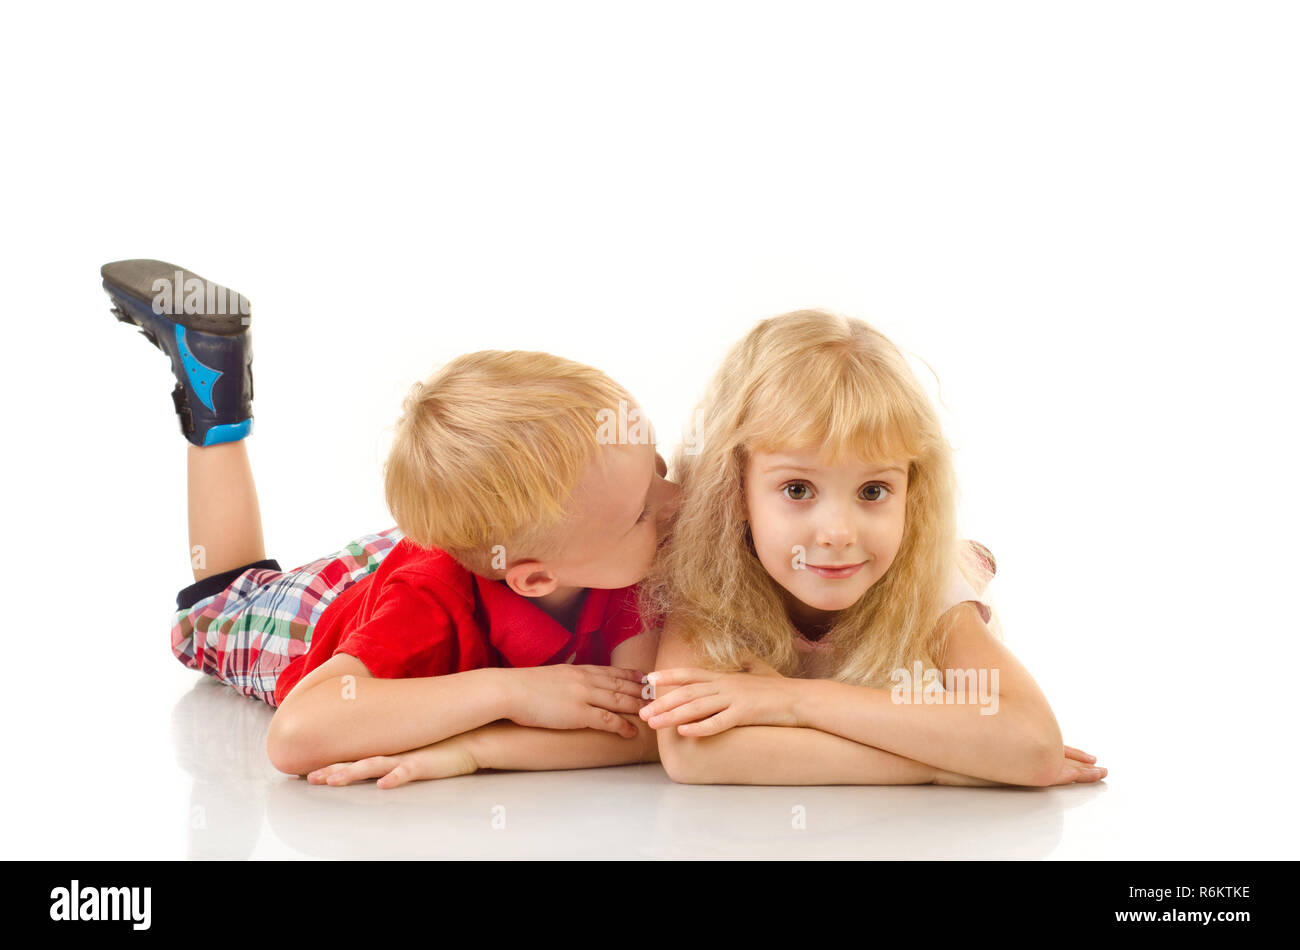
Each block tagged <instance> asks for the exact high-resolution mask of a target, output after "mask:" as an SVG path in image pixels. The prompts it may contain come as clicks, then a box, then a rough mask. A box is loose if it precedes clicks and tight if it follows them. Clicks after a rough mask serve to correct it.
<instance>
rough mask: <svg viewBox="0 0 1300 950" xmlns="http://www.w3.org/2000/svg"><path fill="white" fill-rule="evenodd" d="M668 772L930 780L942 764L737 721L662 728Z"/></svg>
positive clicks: (680, 777) (803, 781) (841, 780)
mask: <svg viewBox="0 0 1300 950" xmlns="http://www.w3.org/2000/svg"><path fill="white" fill-rule="evenodd" d="M659 742H660V755H661V757H662V759H663V763H664V768H665V769H666V770H667V771H668V774H669V776H670V777H671V778H672V779H673V780H674V781H677V782H685V783H687V784H698V785H927V784H929V783H931V782H933V781H934V780H935V779H936V778H937V777H938V776H939V775H940V774H941V772H940V770H939V769H936V768H935V767H934V766H931V765H927V764H926V763H924V762H918V761H915V760H912V759H908V758H905V757H903V756H900V755H895V754H893V753H892V752H886V751H884V750H882V749H876V748H872V747H871V746H868V745H863V744H861V743H858V742H854V741H852V740H850V739H845V738H842V737H840V736H836V735H831V734H830V733H827V732H822V731H820V730H818V729H805V728H799V727H787V726H737V727H735V728H733V729H728V730H727V731H726V732H722V733H719V734H717V735H713V736H700V737H698V738H685V737H683V736H680V735H678V734H677V733H676V729H675V727H671V726H670V727H668V728H667V729H664V730H661V734H660V739H659Z"/></svg>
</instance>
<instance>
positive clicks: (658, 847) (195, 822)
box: [173, 681, 1108, 858]
mask: <svg viewBox="0 0 1300 950" xmlns="http://www.w3.org/2000/svg"><path fill="white" fill-rule="evenodd" d="M271 713H272V711H271V709H270V708H269V707H265V706H262V705H260V704H257V703H253V702H250V701H248V700H246V699H244V698H242V697H240V696H238V695H237V694H235V693H234V692H233V691H232V690H229V689H227V688H225V687H223V686H221V685H219V684H215V683H210V682H206V681H205V682H200V683H198V684H197V685H196V686H195V687H194V688H193V689H192V690H191V691H189V692H188V693H185V694H184V695H183V696H182V697H181V699H180V701H179V702H178V703H177V704H176V707H175V709H174V711H173V727H174V728H173V733H174V739H175V743H176V751H177V755H178V757H179V760H180V764H181V766H182V767H183V768H184V769H185V770H186V771H187V772H188V773H189V775H190V776H191V778H192V787H191V791H190V798H189V808H188V814H189V828H188V830H187V834H188V847H187V854H188V856H190V857H193V858H247V857H293V856H302V857H309V858H426V857H444V858H536V857H549V858H607V857H613V858H732V857H762V858H778V857H800V858H862V857H881V858H944V857H981V858H986V857H992V858H1042V857H1048V856H1050V855H1052V854H1053V852H1055V851H1056V850H1057V849H1058V848H1059V847H1060V845H1061V842H1062V837H1063V835H1064V832H1065V827H1066V813H1067V811H1069V810H1071V809H1075V808H1079V807H1087V806H1093V807H1095V806H1096V804H1097V803H1098V801H1099V799H1101V798H1102V797H1104V796H1105V795H1106V794H1107V792H1108V789H1107V788H1106V787H1105V786H1094V787H1090V788H1085V787H1082V786H1080V787H1074V788H1063V789H1053V790H1046V789H1041V790H1040V789H955V788H939V787H930V786H925V787H901V788H900V787H878V788H836V787H816V788H748V787H733V786H716V787H702V786H685V785H677V784H675V783H673V782H672V781H670V780H669V779H668V778H667V777H666V776H665V775H664V773H663V770H662V769H661V768H660V767H659V766H657V765H642V766H627V767H619V768H607V769H591V770H584V771H570V772H549V773H523V772H486V773H479V774H477V775H472V776H463V777H460V778H455V779H447V780H444V781H438V782H421V783H417V784H414V785H410V786H406V787H403V788H398V789H391V790H387V791H382V790H380V789H378V788H376V786H375V784H374V783H373V782H368V783H365V784H361V785H354V786H349V787H346V788H330V787H326V786H316V785H310V784H308V783H307V782H306V781H304V780H302V779H296V778H293V777H291V776H285V775H281V774H280V773H279V772H277V771H276V770H275V769H274V768H273V767H272V766H271V765H270V763H269V762H268V761H267V760H266V756H265V753H264V751H263V742H264V737H265V733H266V727H267V724H268V723H269V722H270V719H271ZM800 825H802V826H803V827H800Z"/></svg>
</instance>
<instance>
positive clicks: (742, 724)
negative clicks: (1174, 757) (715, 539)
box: [641, 604, 1100, 785]
mask: <svg viewBox="0 0 1300 950" xmlns="http://www.w3.org/2000/svg"><path fill="white" fill-rule="evenodd" d="M953 612H954V616H953V617H952V618H951V619H953V620H954V621H955V622H954V624H953V628H952V631H951V634H950V636H949V638H948V641H947V645H946V652H945V657H944V664H943V665H944V667H945V668H949V669H963V670H964V669H974V670H980V669H984V670H988V671H990V672H989V674H986V679H985V682H986V683H996V686H997V689H996V691H995V695H994V697H992V698H993V703H986V704H980V703H976V702H974V701H973V700H968V701H967V702H965V703H962V704H951V705H950V704H947V703H944V704H942V705H940V704H937V703H931V704H927V703H920V702H913V703H911V704H903V703H895V702H894V701H893V698H892V696H891V692H890V691H889V690H884V689H871V688H867V687H860V686H852V685H849V684H846V683H838V682H832V681H829V680H813V679H797V678H787V677H782V676H780V675H779V674H777V673H776V671H775V670H772V669H771V668H770V667H766V666H765V665H763V664H756V665H755V667H754V669H755V670H756V671H757V673H714V672H710V671H705V670H701V669H698V668H695V667H698V664H699V658H698V657H697V656H696V655H695V653H694V651H693V650H692V649H691V647H690V646H689V645H688V644H686V643H685V641H684V640H683V639H682V637H681V635H680V631H678V630H677V629H676V628H675V627H674V626H673V625H672V623H671V622H670V624H669V625H668V627H667V628H666V629H665V631H664V634H663V638H662V640H661V642H660V651H659V658H658V662H657V664H656V667H657V672H656V673H655V680H656V695H657V697H659V698H657V699H656V701H655V702H653V703H651V704H650V705H648V706H646V707H645V708H644V709H643V710H642V713H641V715H642V718H644V719H647V721H649V723H650V725H652V726H654V727H655V728H656V729H657V731H658V733H659V754H660V758H661V760H662V761H663V763H664V767H665V769H667V770H668V772H669V775H670V776H671V777H673V778H674V779H675V780H677V781H686V782H721V783H740V784H917V783H926V782H932V781H936V780H937V781H940V782H942V783H944V784H981V782H978V781H971V780H970V779H982V780H985V782H986V783H988V784H1011V785H1052V784H1062V783H1063V782H1068V781H1075V780H1078V781H1095V780H1096V779H1097V778H1099V777H1100V776H1099V775H1098V774H1096V773H1095V772H1091V773H1090V772H1086V771H1085V770H1084V769H1083V768H1082V767H1081V765H1079V766H1076V765H1075V764H1074V763H1075V762H1076V760H1077V761H1078V762H1079V763H1081V764H1088V763H1085V762H1083V760H1084V758H1085V756H1084V754H1083V753H1079V752H1077V750H1074V749H1069V748H1067V747H1065V746H1063V745H1062V743H1061V735H1060V729H1059V727H1058V726H1057V723H1056V719H1055V717H1054V716H1053V715H1052V711H1051V708H1050V707H1049V706H1048V705H1047V701H1046V699H1045V698H1044V697H1043V695H1042V692H1041V691H1040V690H1039V689H1038V687H1037V685H1036V684H1035V683H1034V681H1033V679H1032V678H1031V677H1030V676H1029V674H1028V672H1027V671H1026V670H1025V669H1024V667H1023V666H1021V665H1020V663H1019V662H1018V661H1017V660H1016V659H1015V657H1014V656H1012V654H1011V653H1010V651H1008V650H1007V649H1006V648H1005V647H1003V646H1002V645H1001V644H1000V643H998V641H997V640H996V639H995V638H994V637H993V635H992V633H991V632H990V631H989V630H988V627H987V626H986V625H985V624H984V622H983V619H982V618H981V617H980V616H979V615H978V613H977V611H976V610H975V608H974V606H973V605H971V604H965V605H958V607H955V608H953ZM993 669H996V670H998V675H997V679H996V680H993V678H992V675H991V671H992V670H993ZM764 673H766V674H768V675H762V674H764ZM917 698H918V699H919V698H920V697H917ZM990 708H991V709H994V710H995V711H994V712H992V714H989V713H988V712H987V711H986V712H983V713H982V712H981V710H989V709H990ZM679 727H680V729H679ZM1076 773H1077V774H1076ZM927 775H928V776H930V777H927ZM959 779H964V780H959Z"/></svg>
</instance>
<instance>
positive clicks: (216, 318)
mask: <svg viewBox="0 0 1300 950" xmlns="http://www.w3.org/2000/svg"><path fill="white" fill-rule="evenodd" d="M99 272H100V276H101V277H103V279H104V290H105V291H106V292H107V293H108V296H109V298H110V299H111V300H112V301H113V314H114V316H116V317H117V319H119V320H121V321H122V322H123V323H130V324H132V325H133V326H136V327H139V328H140V332H141V333H142V334H144V336H145V337H146V338H148V340H149V342H150V343H152V344H153V345H154V346H156V347H158V349H160V350H162V351H163V352H164V353H166V354H167V355H168V357H170V358H171V363H172V372H173V373H174V374H175V376H176V388H175V389H174V390H173V391H172V403H173V405H174V406H175V407H176V415H177V416H179V417H180V423H181V432H182V433H183V434H184V436H185V438H187V439H189V440H190V441H191V442H192V443H194V444H195V445H217V444H218V443H221V442H237V441H239V440H240V439H242V438H244V437H245V436H247V435H248V434H249V433H250V432H251V431H252V429H253V339H252V333H251V331H250V330H249V323H250V320H251V307H250V306H249V303H248V298H246V297H244V296H243V295H242V294H237V293H235V292H234V291H233V290H227V289H226V288H225V287H222V286H220V285H218V284H214V283H212V282H211V281H207V280H204V279H203V278H202V277H199V276H198V275H196V274H193V273H191V272H190V271H187V270H185V269H183V268H180V267H177V266H176V265H174V264H168V263H166V262H164V261H147V260H131V261H114V262H113V263H111V264H105V265H104V266H103V267H101V268H100V271H99Z"/></svg>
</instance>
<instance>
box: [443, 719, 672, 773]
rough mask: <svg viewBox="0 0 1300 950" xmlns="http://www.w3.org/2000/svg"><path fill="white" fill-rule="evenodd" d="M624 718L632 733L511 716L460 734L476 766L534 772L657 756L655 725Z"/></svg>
mask: <svg viewBox="0 0 1300 950" xmlns="http://www.w3.org/2000/svg"><path fill="white" fill-rule="evenodd" d="M624 718H625V719H627V721H628V722H629V723H631V724H632V725H634V726H635V727H636V730H637V734H636V737H635V738H633V739H625V738H623V737H622V736H616V735H614V734H613V733H611V732H599V731H597V730H595V729H534V728H532V727H531V726H519V725H516V724H515V723H513V722H494V723H490V724H489V725H486V726H481V727H479V728H478V729H474V730H472V731H471V732H469V733H467V734H466V736H465V739H466V740H467V742H468V746H467V748H468V749H469V751H470V754H471V755H472V756H473V758H474V762H475V763H476V764H477V765H478V767H479V768H481V769H512V770H518V771H534V772H537V771H547V770H553V769H594V768H600V767H602V766H606V765H632V764H635V763H637V762H658V761H659V746H658V739H657V737H656V736H655V731H654V730H653V729H651V728H650V727H649V726H647V725H646V724H645V723H643V722H641V721H640V720H638V719H637V718H636V717H634V716H626V717H624Z"/></svg>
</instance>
